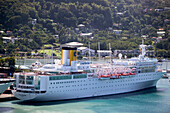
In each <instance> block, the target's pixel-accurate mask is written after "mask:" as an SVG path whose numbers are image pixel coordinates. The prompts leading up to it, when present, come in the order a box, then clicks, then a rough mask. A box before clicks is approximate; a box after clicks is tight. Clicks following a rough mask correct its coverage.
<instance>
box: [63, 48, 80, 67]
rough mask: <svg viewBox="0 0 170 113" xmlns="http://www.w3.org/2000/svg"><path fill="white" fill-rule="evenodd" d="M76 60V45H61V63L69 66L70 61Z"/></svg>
mask: <svg viewBox="0 0 170 113" xmlns="http://www.w3.org/2000/svg"><path fill="white" fill-rule="evenodd" d="M76 60H77V48H76V47H62V51H61V64H63V65H65V66H71V62H72V61H76Z"/></svg>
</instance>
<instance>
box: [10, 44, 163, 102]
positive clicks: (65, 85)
mask: <svg viewBox="0 0 170 113" xmlns="http://www.w3.org/2000/svg"><path fill="white" fill-rule="evenodd" d="M140 48H141V50H142V53H141V54H140V55H139V57H136V58H131V59H129V60H126V61H123V60H121V58H120V59H119V60H113V61H112V62H110V63H103V64H100V63H97V64H92V63H90V62H78V61H77V47H74V46H65V47H62V55H61V56H62V58H61V64H60V65H58V67H57V70H56V73H55V74H54V73H53V74H50V73H48V72H43V71H41V72H27V73H15V76H14V77H15V79H16V81H15V84H14V89H13V90H12V93H13V94H14V96H15V97H17V98H18V99H21V100H25V101H53V100H67V99H79V98H86V97H95V96H104V95H113V94H120V93H127V92H132V91H137V90H141V89H145V88H150V87H155V86H156V84H157V81H158V80H159V79H160V78H161V76H162V74H163V73H162V72H158V71H157V60H156V59H149V58H147V57H145V53H146V52H145V51H146V50H145V48H146V45H144V44H141V45H140Z"/></svg>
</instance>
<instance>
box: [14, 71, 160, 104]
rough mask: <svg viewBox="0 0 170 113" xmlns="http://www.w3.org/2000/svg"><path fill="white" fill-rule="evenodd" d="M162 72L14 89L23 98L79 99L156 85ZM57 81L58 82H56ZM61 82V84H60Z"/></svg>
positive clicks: (46, 99)
mask: <svg viewBox="0 0 170 113" xmlns="http://www.w3.org/2000/svg"><path fill="white" fill-rule="evenodd" d="M161 75H162V73H160V72H152V73H142V74H137V75H134V76H130V77H127V78H122V79H104V80H100V79H98V78H85V79H71V80H65V81H63V80H61V81H60V80H52V81H49V80H47V81H46V82H47V87H46V88H47V90H46V92H45V93H39V94H38V93H24V92H17V91H16V90H13V91H12V92H13V94H14V96H15V97H17V98H19V99H21V100H32V101H52V100H66V99H78V98H86V97H95V96H104V95H112V94H120V93H127V92H132V91H137V90H141V89H145V88H149V87H154V86H156V83H157V81H158V80H159V79H160V78H161ZM56 83H57V84H56ZM58 83H59V84H58Z"/></svg>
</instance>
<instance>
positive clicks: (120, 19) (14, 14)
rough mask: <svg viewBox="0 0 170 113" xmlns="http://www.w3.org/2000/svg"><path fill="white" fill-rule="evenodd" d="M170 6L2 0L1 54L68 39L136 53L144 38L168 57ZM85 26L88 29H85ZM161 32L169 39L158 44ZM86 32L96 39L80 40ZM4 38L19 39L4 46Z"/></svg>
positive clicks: (140, 0) (134, 0) (123, 0)
mask: <svg viewBox="0 0 170 113" xmlns="http://www.w3.org/2000/svg"><path fill="white" fill-rule="evenodd" d="M169 6H170V1H169V0H154V1H153V0H1V1H0V15H1V17H0V31H4V32H5V33H1V34H0V52H1V53H4V52H5V50H6V52H7V53H9V54H12V53H13V52H14V51H16V50H17V51H31V50H35V49H40V48H41V47H43V45H44V44H53V43H66V42H69V41H79V42H83V43H85V44H87V43H88V42H89V41H91V42H92V46H91V47H92V48H93V49H97V42H101V45H102V47H101V49H107V48H108V45H107V43H109V42H110V43H111V47H112V49H113V50H115V49H136V48H138V44H139V43H141V35H147V36H148V37H147V40H146V44H150V45H153V46H154V47H156V48H155V50H156V49H157V50H160V51H162V50H165V52H166V56H168V54H169V53H170V47H169V45H170V44H169V40H168V38H170V37H169V35H168V34H169V32H170V31H169V30H170V21H169V20H170V16H169V15H170V10H169V9H168V8H169ZM35 19H36V20H35ZM33 20H35V21H34V22H35V23H34V24H33ZM80 24H83V25H85V27H84V28H83V29H81V28H80V27H78V25H80ZM75 28H79V29H78V30H75ZM160 28H161V29H163V30H164V31H165V34H164V36H162V38H163V39H167V40H166V41H161V42H160V43H157V42H156V43H153V40H152V37H159V36H158V34H157V31H158V30H159V29H160ZM113 30H120V31H121V33H118V34H117V33H116V32H117V31H116V32H113ZM7 31H8V32H7ZM81 33H93V36H92V37H93V38H88V37H81V36H80V34H81ZM55 35H57V36H59V39H56V38H55V37H54V36H55ZM4 36H12V37H17V38H18V40H17V41H15V43H14V44H13V43H8V44H3V43H2V37H4ZM122 37H123V38H122ZM30 40H31V41H30Z"/></svg>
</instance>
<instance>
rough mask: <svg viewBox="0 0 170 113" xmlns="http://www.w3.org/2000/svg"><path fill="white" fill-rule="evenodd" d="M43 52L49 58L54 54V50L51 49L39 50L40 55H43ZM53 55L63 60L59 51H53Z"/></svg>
mask: <svg viewBox="0 0 170 113" xmlns="http://www.w3.org/2000/svg"><path fill="white" fill-rule="evenodd" d="M43 52H44V53H45V54H46V55H47V56H51V54H52V50H51V49H44V50H39V51H38V53H41V54H43ZM53 55H54V56H57V57H58V58H61V52H60V51H58V50H53Z"/></svg>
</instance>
